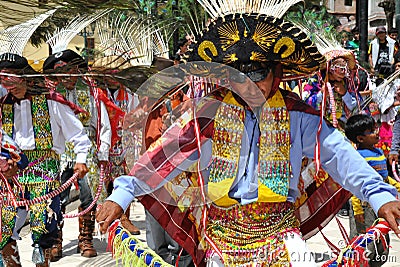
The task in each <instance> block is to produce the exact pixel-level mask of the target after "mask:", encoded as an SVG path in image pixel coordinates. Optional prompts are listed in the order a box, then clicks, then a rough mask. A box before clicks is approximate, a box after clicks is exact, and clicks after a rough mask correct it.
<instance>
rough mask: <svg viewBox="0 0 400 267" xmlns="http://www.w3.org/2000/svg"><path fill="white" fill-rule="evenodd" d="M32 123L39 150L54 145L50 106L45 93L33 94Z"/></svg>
mask: <svg viewBox="0 0 400 267" xmlns="http://www.w3.org/2000/svg"><path fill="white" fill-rule="evenodd" d="M31 103H32V105H31V106H32V124H33V133H34V135H35V144H36V149H37V150H46V149H51V148H52V147H53V136H52V133H51V125H50V115H49V108H48V105H47V99H46V96H45V95H34V96H32V102H31Z"/></svg>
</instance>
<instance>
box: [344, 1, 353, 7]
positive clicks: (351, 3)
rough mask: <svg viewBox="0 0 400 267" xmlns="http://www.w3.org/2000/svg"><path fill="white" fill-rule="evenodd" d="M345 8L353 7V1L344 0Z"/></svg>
mask: <svg viewBox="0 0 400 267" xmlns="http://www.w3.org/2000/svg"><path fill="white" fill-rule="evenodd" d="M344 5H345V6H353V0H344Z"/></svg>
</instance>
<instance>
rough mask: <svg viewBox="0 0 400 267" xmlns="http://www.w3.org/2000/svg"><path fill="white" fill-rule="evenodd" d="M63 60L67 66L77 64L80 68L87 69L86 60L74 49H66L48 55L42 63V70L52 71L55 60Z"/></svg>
mask: <svg viewBox="0 0 400 267" xmlns="http://www.w3.org/2000/svg"><path fill="white" fill-rule="evenodd" d="M60 61H61V62H64V63H66V64H67V65H68V66H69V67H71V66H78V68H80V69H87V66H88V65H87V63H86V61H85V60H84V59H83V58H82V57H81V56H80V55H79V54H78V53H76V52H75V51H73V50H71V49H67V50H64V51H61V52H58V53H55V54H52V55H50V56H49V57H48V58H47V59H46V60H45V61H44V63H43V72H52V71H53V70H54V66H55V65H56V63H57V62H60Z"/></svg>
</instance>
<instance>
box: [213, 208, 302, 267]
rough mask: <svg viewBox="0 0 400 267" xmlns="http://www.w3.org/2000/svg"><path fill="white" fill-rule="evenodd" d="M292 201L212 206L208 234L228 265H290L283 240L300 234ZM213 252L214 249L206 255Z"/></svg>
mask: <svg viewBox="0 0 400 267" xmlns="http://www.w3.org/2000/svg"><path fill="white" fill-rule="evenodd" d="M298 227H299V221H298V220H297V219H296V217H295V216H294V209H293V205H292V204H291V203H288V202H282V203H252V204H248V205H235V206H233V207H231V208H227V209H225V208H220V207H217V206H215V205H212V206H211V207H210V210H209V221H208V224H207V229H206V230H207V234H208V235H209V237H210V238H212V240H213V241H214V242H215V244H216V245H217V247H218V248H219V249H220V250H221V252H222V255H223V257H224V258H223V261H224V264H225V266H243V267H244V266H254V265H252V264H256V265H257V266H290V257H289V253H288V251H287V249H286V246H285V243H284V240H285V239H287V238H289V236H292V235H293V233H297V234H299V230H298ZM211 256H212V250H209V253H207V258H210V257H211Z"/></svg>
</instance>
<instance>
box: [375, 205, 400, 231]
mask: <svg viewBox="0 0 400 267" xmlns="http://www.w3.org/2000/svg"><path fill="white" fill-rule="evenodd" d="M378 217H379V218H383V219H385V220H386V221H387V222H388V224H389V226H390V228H392V230H393V231H394V232H395V234H396V235H397V236H398V237H399V238H400V230H399V225H398V222H397V221H396V220H400V201H397V200H395V201H391V202H388V203H386V204H384V205H383V206H382V207H381V208H380V209H379V210H378Z"/></svg>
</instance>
